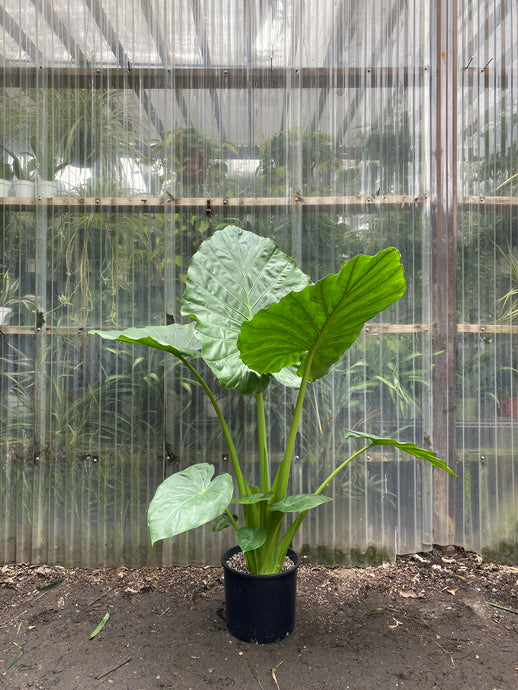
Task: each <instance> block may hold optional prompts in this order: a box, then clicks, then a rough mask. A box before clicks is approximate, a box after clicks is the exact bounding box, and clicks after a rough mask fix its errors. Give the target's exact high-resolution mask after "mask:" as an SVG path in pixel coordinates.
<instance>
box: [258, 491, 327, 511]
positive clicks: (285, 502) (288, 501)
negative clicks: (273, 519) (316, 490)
mask: <svg viewBox="0 0 518 690" xmlns="http://www.w3.org/2000/svg"><path fill="white" fill-rule="evenodd" d="M332 500H333V499H332V498H330V497H329V496H321V495H320V494H296V495H295V496H286V498H283V499H282V500H281V501H277V502H276V503H272V505H271V506H270V510H277V511H279V512H280V513H300V512H301V511H303V510H311V508H316V507H317V506H320V505H322V503H329V501H332Z"/></svg>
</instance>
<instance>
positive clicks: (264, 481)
mask: <svg viewBox="0 0 518 690" xmlns="http://www.w3.org/2000/svg"><path fill="white" fill-rule="evenodd" d="M255 404H256V409H257V436H258V443H259V477H260V488H261V491H263V492H264V493H266V492H267V491H269V490H270V468H269V466H268V437H267V434H266V417H265V414H264V398H263V394H262V393H256V395H255Z"/></svg>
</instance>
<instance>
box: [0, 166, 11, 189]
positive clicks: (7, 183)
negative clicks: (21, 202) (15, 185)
mask: <svg viewBox="0 0 518 690" xmlns="http://www.w3.org/2000/svg"><path fill="white" fill-rule="evenodd" d="M12 179H13V168H12V166H11V164H10V163H8V162H6V161H1V162H0V197H7V196H9V194H10V192H11V180H12Z"/></svg>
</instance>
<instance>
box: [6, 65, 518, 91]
mask: <svg viewBox="0 0 518 690" xmlns="http://www.w3.org/2000/svg"><path fill="white" fill-rule="evenodd" d="M431 72H432V70H431V69H430V66H429V65H422V66H417V67H374V66H365V67H298V68H294V67H281V66H275V65H270V66H265V67H251V68H248V67H232V66H227V67H225V66H219V67H204V66H199V67H194V66H189V67H168V66H167V65H156V66H150V65H132V64H129V65H127V66H125V67H124V68H123V67H120V66H119V65H110V66H105V67H85V66H80V67H70V66H69V65H67V66H66V67H65V66H59V65H56V66H51V67H43V66H39V67H37V66H35V65H26V64H20V65H10V66H6V67H3V68H0V84H1V85H2V86H4V87H7V86H9V87H21V88H25V89H27V88H37V87H40V86H49V87H51V88H63V89H91V88H104V89H108V88H109V89H135V88H144V89H249V88H252V89H285V88H289V87H292V88H297V87H300V88H304V89H308V88H310V89H311V88H324V89H328V88H337V89H342V88H358V87H359V86H362V87H365V88H380V87H393V86H394V85H397V86H404V87H421V86H423V82H424V79H425V78H427V77H428V75H430V74H431ZM460 75H461V76H460V77H459V81H460V83H461V85H462V87H464V88H465V87H471V86H472V85H473V84H474V83H483V85H484V86H486V87H487V86H490V85H493V84H494V85H497V87H498V88H499V89H506V88H508V85H509V84H511V83H512V82H513V80H514V79H515V78H516V70H514V69H506V68H504V69H494V68H493V69H491V68H490V67H489V66H488V67H486V68H482V69H481V68H478V67H465V68H464V69H463V70H462V71H461V73H460Z"/></svg>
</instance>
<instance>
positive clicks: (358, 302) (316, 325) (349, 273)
mask: <svg viewBox="0 0 518 690" xmlns="http://www.w3.org/2000/svg"><path fill="white" fill-rule="evenodd" d="M404 292H405V278H404V274H403V267H402V266H401V260H400V255H399V252H398V251H397V250H396V249H394V248H392V247H389V248H388V249H385V250H383V251H381V252H379V253H378V254H376V255H375V256H364V255H359V256H355V257H354V258H352V259H350V260H349V261H347V262H346V263H344V264H343V266H342V269H341V270H340V273H338V274H332V275H328V276H326V277H325V278H323V279H322V280H320V281H318V282H317V283H315V284H314V285H309V286H308V287H306V288H304V289H303V290H301V291H300V292H291V293H289V294H288V295H286V296H285V297H283V298H282V299H281V300H280V301H279V302H277V303H274V304H272V305H271V306H270V307H268V308H266V309H263V310H261V311H259V312H258V313H257V314H256V315H255V316H254V318H253V319H252V320H251V321H248V322H244V323H243V325H242V327H241V334H240V336H239V339H238V347H239V350H240V352H241V358H242V360H243V361H244V362H245V363H246V364H247V366H249V367H250V368H251V369H253V370H254V371H257V372H259V373H262V374H264V373H266V372H268V373H272V372H276V371H280V370H281V369H284V367H287V366H290V365H296V364H298V363H299V362H302V364H301V365H300V367H299V369H298V372H297V373H298V374H299V376H300V375H302V373H303V372H304V371H305V367H306V362H307V364H308V366H309V372H308V378H309V380H310V381H314V380H315V379H318V378H320V377H321V376H323V375H324V374H326V373H327V372H328V371H329V367H330V366H331V364H333V363H334V362H336V361H337V360H338V359H339V358H340V357H341V356H342V354H343V353H344V352H345V350H347V349H348V348H349V347H350V346H351V345H352V344H353V343H354V341H355V340H356V338H357V337H358V336H359V334H360V333H361V330H362V328H363V327H364V325H365V323H366V321H368V320H369V319H371V318H373V317H374V316H375V315H376V314H378V313H379V312H380V311H382V310H383V309H385V308H386V307H388V306H389V305H390V304H392V303H393V302H395V301H396V300H398V299H399V298H400V297H401V296H402V295H403V294H404Z"/></svg>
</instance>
